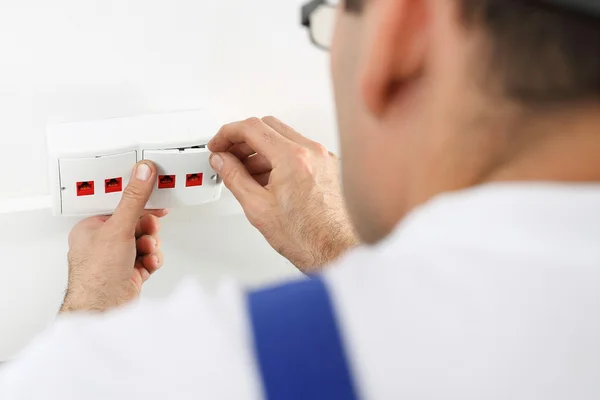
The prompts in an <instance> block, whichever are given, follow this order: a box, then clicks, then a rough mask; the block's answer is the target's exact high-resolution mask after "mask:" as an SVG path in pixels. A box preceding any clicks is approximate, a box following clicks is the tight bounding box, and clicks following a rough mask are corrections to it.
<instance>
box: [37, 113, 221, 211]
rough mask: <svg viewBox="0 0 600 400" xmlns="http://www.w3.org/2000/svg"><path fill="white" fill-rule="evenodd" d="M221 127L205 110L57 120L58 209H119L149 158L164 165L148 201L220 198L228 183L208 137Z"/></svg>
mask: <svg viewBox="0 0 600 400" xmlns="http://www.w3.org/2000/svg"><path fill="white" fill-rule="evenodd" d="M219 126H220V125H219V123H218V121H217V120H216V119H215V118H214V117H213V116H212V115H211V114H210V113H208V112H207V111H204V110H195V111H185V112H178V113H169V114H153V115H145V116H139V117H128V118H115V119H107V120H102V121H94V122H75V123H65V124H57V125H51V126H49V127H48V130H47V143H48V155H49V163H50V165H49V171H50V175H49V179H50V188H51V190H52V198H53V210H54V214H55V215H65V216H88V215H102V214H110V213H112V212H113V211H114V210H115V208H116V206H117V205H118V203H119V201H120V199H121V195H122V193H123V190H124V189H125V187H126V186H127V184H128V182H129V177H130V175H131V170H132V168H133V166H134V165H135V164H136V163H137V162H138V161H141V160H150V161H153V162H154V164H155V165H156V167H157V170H158V179H157V182H156V185H155V187H154V191H153V193H152V196H151V197H150V200H149V201H148V204H147V206H146V208H148V209H155V208H175V207H185V206H194V205H199V204H203V203H207V202H211V201H215V200H218V199H219V198H220V196H221V191H222V187H223V185H222V183H221V180H220V178H219V177H218V175H217V174H216V172H215V171H214V170H213V169H212V168H211V167H210V165H209V162H208V157H209V155H210V152H209V151H208V149H207V148H206V144H207V143H208V140H209V139H210V138H211V137H212V136H213V135H214V134H215V133H216V132H217V130H218V129H219Z"/></svg>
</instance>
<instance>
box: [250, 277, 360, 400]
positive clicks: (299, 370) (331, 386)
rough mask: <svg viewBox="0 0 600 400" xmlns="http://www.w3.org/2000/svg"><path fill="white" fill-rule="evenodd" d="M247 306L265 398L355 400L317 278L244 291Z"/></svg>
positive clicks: (327, 300) (332, 318) (329, 308)
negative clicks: (271, 287)
mask: <svg viewBox="0 0 600 400" xmlns="http://www.w3.org/2000/svg"><path fill="white" fill-rule="evenodd" d="M248 307H249V311H250V320H251V325H252V330H253V334H254V345H255V353H256V358H257V363H258V364H259V370H260V373H261V376H262V383H263V391H264V394H265V396H266V398H267V399H268V400H300V399H302V400H306V399H309V400H320V399H323V400H337V399H340V400H346V399H348V400H355V399H357V394H356V391H355V388H354V383H353V382H352V376H351V374H350V368H349V366H348V362H347V360H346V355H345V353H344V348H343V344H342V341H341V337H340V332H339V329H338V326H337V323H336V320H335V315H334V310H333V308H332V303H331V299H330V298H329V294H328V292H327V288H326V286H325V283H324V282H323V280H322V279H321V278H318V277H317V278H314V279H312V280H306V281H300V282H294V283H291V284H287V285H284V286H279V287H275V288H273V289H268V290H262V291H257V292H253V293H250V294H249V296H248Z"/></svg>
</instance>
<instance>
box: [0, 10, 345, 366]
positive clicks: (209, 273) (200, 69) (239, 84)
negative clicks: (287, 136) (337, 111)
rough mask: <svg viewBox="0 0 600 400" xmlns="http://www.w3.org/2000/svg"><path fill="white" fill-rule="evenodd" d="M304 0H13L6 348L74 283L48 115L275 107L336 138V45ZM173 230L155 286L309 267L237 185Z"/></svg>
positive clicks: (171, 222)
mask: <svg viewBox="0 0 600 400" xmlns="http://www.w3.org/2000/svg"><path fill="white" fill-rule="evenodd" d="M301 3H302V1H301V0H254V1H247V0H215V1H198V0H51V1H48V0H19V1H10V2H9V1H3V2H0V51H1V53H0V139H1V142H0V143H1V144H2V147H1V148H0V171H2V178H1V181H0V227H2V229H1V230H0V250H1V253H0V254H1V255H2V261H1V262H0V304H1V305H0V360H3V359H7V358H9V357H12V356H13V355H14V354H15V352H16V351H18V350H19V349H20V348H22V346H24V345H25V344H26V343H27V342H28V341H29V340H30V339H31V337H32V336H33V335H35V333H36V332H39V331H40V330H41V329H43V327H44V326H45V325H46V324H48V323H49V322H51V321H52V319H53V318H54V316H55V313H56V311H57V309H58V307H59V304H60V301H61V300H62V295H63V292H64V288H65V284H66V271H67V270H66V262H65V253H66V238H67V235H68V232H69V230H70V228H71V227H72V225H73V224H74V222H75V220H72V219H57V218H53V217H52V216H51V215H50V211H49V210H48V209H45V208H44V207H45V206H46V204H47V199H46V198H45V197H44V196H46V195H47V194H48V192H49V191H48V187H47V184H46V155H45V142H44V140H45V139H44V128H45V125H46V124H47V123H49V122H62V121H75V120H89V119H99V118H108V117H116V116H125V115H134V114H142V113H149V112H165V111H173V110H182V109H193V108H202V107H208V108H211V109H213V110H215V112H217V113H218V114H220V115H221V117H222V118H223V119H224V120H226V121H228V120H235V119H240V118H245V117H248V116H253V115H257V116H262V115H267V114H274V115H276V116H278V117H279V118H281V119H282V120H284V121H286V122H288V123H290V124H291V125H292V126H294V127H295V128H296V129H298V130H299V131H301V132H303V133H304V134H305V135H307V136H309V137H311V138H314V139H316V140H319V141H320V142H322V143H324V144H325V145H327V146H328V147H329V148H330V149H332V150H333V151H337V141H336V135H335V123H334V113H333V106H332V101H331V93H330V88H329V80H328V68H327V63H328V60H327V55H326V54H325V53H323V52H320V51H319V50H316V49H314V48H312V47H311V46H310V44H309V41H308V38H307V33H306V32H305V31H304V30H303V29H301V28H300V27H299V11H298V10H299V6H300V5H301ZM24 204H29V205H32V207H31V208H32V210H31V211H21V212H17V211H16V210H18V209H22V208H23V205H24ZM38 208H39V209H38ZM163 240H164V247H165V252H166V256H167V259H166V264H165V267H164V268H163V270H161V271H159V273H157V275H156V276H155V277H153V279H152V280H151V281H150V282H149V283H148V284H147V286H146V291H145V293H144V295H145V296H152V297H157V296H165V295H167V294H168V293H169V292H170V291H171V290H172V288H173V287H174V285H176V283H177V282H178V281H179V280H180V279H181V278H182V277H183V276H185V275H193V276H196V277H197V279H198V280H199V281H201V282H203V283H204V284H206V285H208V286H213V285H214V284H215V282H216V281H218V280H219V279H221V278H222V277H223V276H233V277H235V278H236V279H238V280H240V281H241V282H243V283H245V284H249V285H260V284H264V283H266V282H270V281H274V280H278V279H281V278H283V277H287V276H295V275H296V274H297V272H296V271H295V270H294V269H293V268H292V267H291V266H290V265H289V263H288V262H287V261H286V260H283V259H282V258H281V257H279V256H278V255H277V254H275V253H274V252H273V251H272V250H271V249H270V248H269V247H268V245H267V244H266V243H265V242H264V240H263V239H262V237H261V236H260V235H259V234H258V233H257V232H256V231H255V230H254V229H253V228H252V227H251V226H249V224H248V223H247V222H246V220H245V218H244V217H243V215H242V214H241V212H240V209H239V206H237V204H236V203H235V201H234V200H233V199H232V198H231V196H230V195H229V196H226V198H225V199H224V200H223V201H221V202H220V203H218V204H212V205H208V206H204V207H200V208H196V209H191V210H177V211H174V212H173V213H172V214H171V215H170V216H169V217H168V218H167V219H166V220H165V221H164V232H163Z"/></svg>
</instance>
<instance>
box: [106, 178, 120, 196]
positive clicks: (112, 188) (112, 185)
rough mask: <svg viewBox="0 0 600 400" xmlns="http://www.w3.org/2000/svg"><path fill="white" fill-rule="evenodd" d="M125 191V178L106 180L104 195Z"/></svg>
mask: <svg viewBox="0 0 600 400" xmlns="http://www.w3.org/2000/svg"><path fill="white" fill-rule="evenodd" d="M122 191H123V178H112V179H105V180H104V193H116V192H122Z"/></svg>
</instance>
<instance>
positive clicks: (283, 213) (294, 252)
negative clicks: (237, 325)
mask: <svg viewBox="0 0 600 400" xmlns="http://www.w3.org/2000/svg"><path fill="white" fill-rule="evenodd" d="M208 148H209V150H210V151H212V152H213V154H212V155H211V159H210V162H211V165H212V167H213V168H214V169H215V170H216V171H217V172H218V173H219V175H220V176H221V177H222V179H223V182H224V183H225V186H227V188H229V190H231V192H232V193H233V195H234V196H235V197H236V199H237V200H238V201H239V202H240V204H241V206H242V208H243V209H244V212H245V214H246V216H247V218H248V220H249V221H250V223H252V225H254V226H255V227H256V228H257V229H258V230H259V231H260V232H261V233H262V234H263V235H264V237H265V238H266V239H267V241H268V242H269V244H270V245H271V246H272V247H273V248H274V249H275V250H277V251H278V252H279V253H280V254H281V255H283V256H284V257H286V258H287V259H288V260H290V261H291V262H292V263H293V264H294V265H295V266H296V267H297V268H298V269H300V270H301V271H302V272H304V273H310V272H315V271H316V270H317V269H319V268H320V267H322V266H324V265H326V264H328V263H330V262H331V261H333V260H334V259H335V258H337V257H338V256H339V255H340V254H341V253H343V252H344V251H346V250H347V249H349V248H351V247H353V246H355V245H356V244H358V239H357V237H356V235H355V233H354V230H353V228H352V225H351V223H350V220H349V218H348V215H347V212H346V207H345V204H344V200H343V197H342V192H341V185H340V180H339V172H338V160H337V157H336V156H335V155H333V154H332V153H330V152H328V151H327V149H326V148H325V147H324V146H322V145H321V144H319V143H316V142H313V141H312V140H309V139H307V138H305V137H304V136H302V135H300V134H299V133H298V132H296V131H295V130H293V129H292V128H290V127H289V126H287V125H285V124H284V123H282V122H281V121H279V120H278V119H276V118H274V117H266V118H263V119H258V118H250V119H248V120H245V121H240V122H234V123H231V124H228V125H225V126H223V127H222V128H221V130H220V131H219V132H218V133H217V135H216V136H215V137H214V138H213V139H212V140H211V141H210V142H209V144H208Z"/></svg>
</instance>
